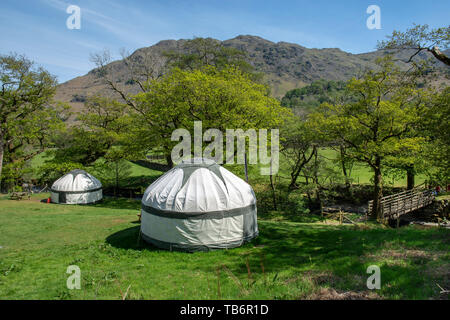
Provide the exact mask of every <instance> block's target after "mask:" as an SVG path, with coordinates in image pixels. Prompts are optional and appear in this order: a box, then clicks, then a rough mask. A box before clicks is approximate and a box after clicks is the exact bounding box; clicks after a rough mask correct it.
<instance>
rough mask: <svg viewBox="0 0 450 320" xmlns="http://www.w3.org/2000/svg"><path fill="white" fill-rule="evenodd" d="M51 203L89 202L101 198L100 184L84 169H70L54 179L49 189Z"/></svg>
mask: <svg viewBox="0 0 450 320" xmlns="http://www.w3.org/2000/svg"><path fill="white" fill-rule="evenodd" d="M50 192H51V200H52V202H53V203H63V204H89V203H95V202H98V201H100V200H101V199H102V198H103V193H102V184H101V182H100V181H98V180H97V178H95V177H94V176H93V175H91V174H89V173H87V172H86V171H84V170H79V169H77V170H72V171H70V172H69V173H68V174H66V175H64V176H62V177H61V178H59V179H58V180H56V181H55V182H54V183H53V185H52V187H51V189H50Z"/></svg>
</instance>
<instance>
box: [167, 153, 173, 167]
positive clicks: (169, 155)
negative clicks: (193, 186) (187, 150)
mask: <svg viewBox="0 0 450 320" xmlns="http://www.w3.org/2000/svg"><path fill="white" fill-rule="evenodd" d="M166 161H167V165H168V166H169V168H173V161H172V156H171V154H170V152H169V153H168V154H166Z"/></svg>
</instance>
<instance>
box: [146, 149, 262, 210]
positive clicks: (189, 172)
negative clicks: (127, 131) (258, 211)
mask: <svg viewBox="0 0 450 320" xmlns="http://www.w3.org/2000/svg"><path fill="white" fill-rule="evenodd" d="M142 203H143V205H144V206H149V207H152V208H155V209H159V210H167V211H177V212H192V213H199V214H200V213H202V212H209V211H219V210H231V209H236V208H242V207H246V206H249V205H254V204H255V203H256V198H255V195H254V193H253V190H252V188H251V187H250V185H249V184H248V183H246V182H245V181H244V180H242V179H241V178H239V177H238V176H236V175H234V174H233V173H231V172H230V171H228V170H226V169H225V168H223V167H221V166H220V165H218V164H217V163H215V162H214V161H212V160H209V159H203V158H194V159H191V160H187V161H183V162H182V163H180V164H179V165H177V166H176V167H174V168H172V169H171V170H169V171H168V172H166V173H165V174H164V175H163V176H161V177H160V178H159V179H158V180H156V181H155V182H153V183H152V184H151V185H150V186H149V187H148V188H147V190H146V192H145V194H144V197H143V198H142Z"/></svg>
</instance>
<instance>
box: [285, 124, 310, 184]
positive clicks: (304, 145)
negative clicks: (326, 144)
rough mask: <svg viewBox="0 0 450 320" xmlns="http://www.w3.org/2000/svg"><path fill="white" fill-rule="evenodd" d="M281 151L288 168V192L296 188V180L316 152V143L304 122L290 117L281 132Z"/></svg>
mask: <svg viewBox="0 0 450 320" xmlns="http://www.w3.org/2000/svg"><path fill="white" fill-rule="evenodd" d="M281 137H282V140H281V150H280V152H281V153H282V154H283V155H284V158H285V159H286V162H287V163H288V165H289V167H290V171H291V172H290V176H291V179H290V182H289V190H294V189H297V188H298V185H297V179H298V177H299V176H300V174H301V173H302V170H303V169H304V168H305V166H306V165H307V164H308V163H309V162H310V161H311V160H312V159H313V157H314V155H315V153H316V152H317V148H318V143H317V139H316V137H315V135H314V133H313V132H312V131H311V130H310V129H309V128H308V125H307V124H306V123H305V121H302V119H300V118H299V117H292V118H290V119H289V121H286V123H285V125H283V127H282V130H281Z"/></svg>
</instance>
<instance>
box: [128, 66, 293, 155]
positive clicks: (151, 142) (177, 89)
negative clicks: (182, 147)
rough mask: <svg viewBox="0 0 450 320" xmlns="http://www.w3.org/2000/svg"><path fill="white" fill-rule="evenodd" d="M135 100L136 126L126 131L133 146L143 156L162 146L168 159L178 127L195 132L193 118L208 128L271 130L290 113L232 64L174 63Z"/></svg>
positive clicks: (134, 114) (264, 89)
mask: <svg viewBox="0 0 450 320" xmlns="http://www.w3.org/2000/svg"><path fill="white" fill-rule="evenodd" d="M133 99H134V104H135V108H134V110H135V111H136V112H134V113H133V119H134V121H133V123H134V124H135V125H134V126H133V128H131V129H130V131H129V132H128V133H127V134H128V136H129V139H128V141H129V142H130V146H131V148H134V150H141V151H142V154H141V156H142V155H146V154H147V153H148V151H149V150H150V149H151V148H159V149H162V150H164V153H165V154H166V158H167V160H168V163H169V164H171V160H170V154H171V150H172V147H173V146H174V145H175V144H177V142H173V141H171V135H172V132H173V130H175V129H177V128H185V129H188V130H189V131H190V132H191V135H192V134H193V127H194V121H202V124H203V128H204V129H205V130H206V129H207V128H216V129H219V130H220V131H222V132H225V131H226V129H229V128H240V129H243V130H247V129H258V128H268V129H270V128H278V126H279V125H280V124H281V123H282V122H283V121H284V119H285V117H286V116H287V115H288V114H289V110H287V109H285V108H283V107H281V106H280V103H279V102H278V100H276V99H274V98H271V97H270V96H269V95H268V92H267V88H266V87H265V86H264V85H261V84H258V83H255V82H253V81H252V80H251V79H250V77H249V75H248V74H246V73H243V72H242V71H241V70H240V69H238V68H236V67H232V66H230V67H226V68H223V69H217V68H215V67H212V66H207V67H205V68H203V69H201V70H194V71H187V70H180V69H177V68H175V69H173V71H172V72H171V73H169V74H166V75H165V76H164V77H162V78H161V79H159V80H154V81H151V82H149V83H148V84H147V87H146V92H143V93H140V94H138V95H136V96H135V97H134V98H133ZM224 141H225V139H224Z"/></svg>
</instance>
